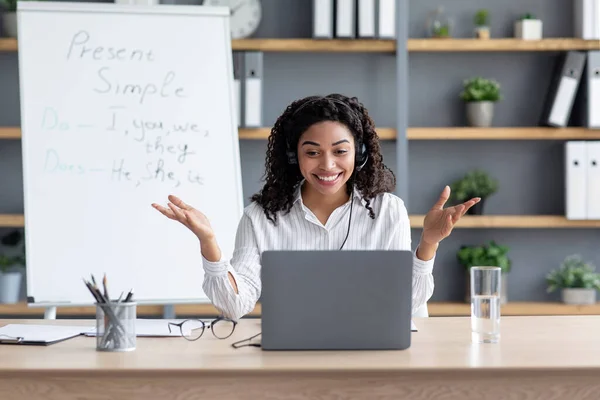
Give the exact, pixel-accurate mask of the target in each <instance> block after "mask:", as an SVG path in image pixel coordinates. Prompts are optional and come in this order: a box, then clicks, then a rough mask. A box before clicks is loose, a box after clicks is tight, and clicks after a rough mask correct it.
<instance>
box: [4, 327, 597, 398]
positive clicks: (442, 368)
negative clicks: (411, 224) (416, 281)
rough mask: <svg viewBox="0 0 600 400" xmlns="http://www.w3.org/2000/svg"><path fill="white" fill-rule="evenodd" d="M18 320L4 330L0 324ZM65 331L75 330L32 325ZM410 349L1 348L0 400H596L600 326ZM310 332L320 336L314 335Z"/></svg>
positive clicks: (147, 341) (211, 342) (151, 343)
mask: <svg viewBox="0 0 600 400" xmlns="http://www.w3.org/2000/svg"><path fill="white" fill-rule="evenodd" d="M9 322H15V323H23V322H24V320H15V321H9V320H0V325H4V324H6V323H9ZM26 322H33V323H40V322H42V323H67V324H68V323H73V322H81V321H68V320H56V321H40V320H27V321H26ZM415 323H416V324H417V326H418V328H419V332H417V333H414V334H413V336H412V337H413V341H412V346H411V348H410V349H409V350H406V351H329V352H314V351H311V352H268V351H262V350H260V349H259V348H255V347H244V348H240V349H233V348H232V347H231V346H230V344H231V343H232V342H233V341H235V340H239V339H243V338H246V337H248V336H251V335H252V334H254V333H257V332H258V331H259V329H260V325H259V324H260V321H259V320H256V319H255V320H252V319H248V320H243V321H242V322H241V323H240V325H239V326H238V329H237V330H236V332H235V333H234V335H233V336H232V337H231V338H229V339H228V340H224V341H221V340H218V339H215V338H214V337H212V334H211V333H210V332H205V336H204V337H202V338H200V340H198V341H196V342H188V341H186V340H185V339H183V338H138V343H137V349H136V350H135V351H134V352H130V353H102V352H97V351H95V339H94V338H86V337H78V338H74V339H71V340H68V341H65V342H62V343H58V344H54V345H51V346H47V347H35V346H19V345H2V346H0V394H1V395H0V398H2V399H10V400H21V399H27V400H37V399H44V400H75V399H77V400H82V399H94V400H100V399H102V400H104V399H107V400H108V399H111V400H113V399H114V400H117V399H124V400H142V399H144V400H154V399H156V400H167V399H168V400H183V399H186V400H187V399H200V398H202V399H215V400H221V399H241V398H244V399H262V398H269V399H301V398H318V399H338V398H340V399H341V398H368V399H383V398H385V399H388V398H389V399H391V398H394V399H396V398H398V399H400V398H402V399H454V398H456V399H461V400H467V399H477V400H481V399H505V398H506V399H508V398H510V399H519V400H522V399H523V400H531V399H544V400H546V399H569V400H578V399H591V398H598V394H599V393H600V379H599V378H600V316H541V317H503V319H502V338H501V343H499V344H495V345H492V344H486V345H472V344H471V343H470V330H469V329H470V325H469V323H470V321H469V318H467V317H456V318H454V317H447V318H428V319H415ZM312 333H313V334H316V332H314V330H313V332H312Z"/></svg>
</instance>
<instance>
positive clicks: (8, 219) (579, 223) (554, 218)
mask: <svg viewBox="0 0 600 400" xmlns="http://www.w3.org/2000/svg"><path fill="white" fill-rule="evenodd" d="M409 218H410V225H411V227H412V228H422V227H423V219H424V218H425V216H424V215H411V216H410V217H409ZM24 224H25V217H24V215H22V214H0V227H7V228H20V227H23V226H24ZM460 228H519V229H534V228H600V220H568V219H566V218H565V217H564V216H561V215H464V216H463V217H462V218H461V219H460V221H459V222H458V224H456V226H455V229H460Z"/></svg>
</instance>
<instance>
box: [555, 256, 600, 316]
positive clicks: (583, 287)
mask: <svg viewBox="0 0 600 400" xmlns="http://www.w3.org/2000/svg"><path fill="white" fill-rule="evenodd" d="M595 270H596V267H595V266H594V264H592V263H591V262H584V261H583V260H582V259H581V256H579V255H578V254H573V255H570V256H567V257H566V258H565V259H564V261H563V262H562V263H561V265H560V268H558V269H556V270H554V271H552V272H550V273H549V274H548V275H547V276H546V283H548V292H553V291H555V290H557V289H561V298H562V301H563V303H566V304H594V303H595V302H596V290H597V289H600V274H598V273H596V272H594V271H595Z"/></svg>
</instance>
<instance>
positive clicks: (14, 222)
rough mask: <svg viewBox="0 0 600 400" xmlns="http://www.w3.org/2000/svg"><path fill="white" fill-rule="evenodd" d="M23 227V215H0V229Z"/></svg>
mask: <svg viewBox="0 0 600 400" xmlns="http://www.w3.org/2000/svg"><path fill="white" fill-rule="evenodd" d="M24 226H25V216H24V215H23V214H0V228H22V227H24Z"/></svg>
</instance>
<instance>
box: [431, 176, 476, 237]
mask: <svg viewBox="0 0 600 400" xmlns="http://www.w3.org/2000/svg"><path fill="white" fill-rule="evenodd" d="M449 197H450V187H449V186H446V187H445V188H444V190H442V194H441V195H440V198H439V200H438V201H437V202H436V203H435V204H434V205H433V207H431V209H430V210H429V212H428V213H427V215H425V220H424V221H423V233H422V235H421V241H422V242H425V243H427V244H430V245H435V244H437V243H439V242H441V241H442V240H443V239H444V238H446V237H448V236H449V235H450V232H452V228H454V225H455V224H456V222H458V220H459V219H460V217H462V216H463V215H465V213H466V212H467V210H468V209H469V208H471V207H473V206H474V205H475V204H477V203H479V201H480V200H481V198H480V197H474V198H472V199H471V200H468V201H466V202H464V203H462V204H458V205H456V206H454V207H448V208H444V204H446V201H447V200H448V198H449Z"/></svg>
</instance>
